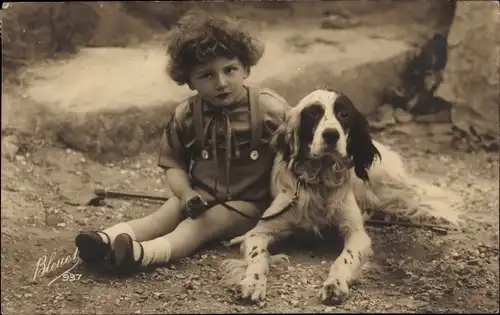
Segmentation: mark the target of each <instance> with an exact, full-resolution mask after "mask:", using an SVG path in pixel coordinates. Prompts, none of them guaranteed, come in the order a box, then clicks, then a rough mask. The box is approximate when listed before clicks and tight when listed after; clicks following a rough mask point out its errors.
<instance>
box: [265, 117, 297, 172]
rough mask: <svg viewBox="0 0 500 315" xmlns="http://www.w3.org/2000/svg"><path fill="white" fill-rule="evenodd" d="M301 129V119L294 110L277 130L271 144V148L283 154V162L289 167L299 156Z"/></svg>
mask: <svg viewBox="0 0 500 315" xmlns="http://www.w3.org/2000/svg"><path fill="white" fill-rule="evenodd" d="M299 116H300V115H299ZM299 128H300V118H299V117H297V115H295V114H294V111H293V110H292V111H290V112H289V113H287V114H286V118H285V121H284V122H283V123H282V124H281V125H280V126H279V127H278V129H276V131H275V132H274V135H273V137H272V139H271V142H270V146H271V148H273V149H274V150H275V151H276V152H280V153H281V154H283V160H285V161H286V162H287V164H288V165H291V163H293V161H294V160H295V159H296V157H297V156H298V154H299V150H300V137H299Z"/></svg>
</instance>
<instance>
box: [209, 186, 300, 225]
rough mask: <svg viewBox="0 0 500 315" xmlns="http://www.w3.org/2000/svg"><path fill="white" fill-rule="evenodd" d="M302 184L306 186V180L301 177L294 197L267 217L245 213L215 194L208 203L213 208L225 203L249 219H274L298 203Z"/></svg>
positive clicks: (230, 209)
mask: <svg viewBox="0 0 500 315" xmlns="http://www.w3.org/2000/svg"><path fill="white" fill-rule="evenodd" d="M300 186H304V181H303V180H302V179H299V180H298V181H297V184H296V185H295V192H294V194H293V198H292V199H291V200H290V201H289V202H288V204H287V205H286V206H285V207H284V208H283V209H281V210H280V211H278V212H276V213H273V214H271V215H268V216H266V217H253V216H250V215H248V214H246V213H243V212H241V211H240V210H238V209H236V208H235V207H233V206H230V205H228V204H227V203H226V201H221V200H219V199H217V197H216V196H215V197H214V198H215V200H213V201H211V202H209V203H208V205H207V208H209V209H210V208H212V207H214V206H216V205H218V204H220V205H223V206H224V207H226V209H228V210H229V211H233V212H236V213H238V214H239V215H241V216H242V217H245V218H247V219H250V220H257V221H268V220H272V219H274V218H276V217H278V216H280V215H282V214H284V213H285V212H287V211H289V210H290V209H292V208H293V207H294V206H295V205H296V204H297V200H298V198H299V190H300Z"/></svg>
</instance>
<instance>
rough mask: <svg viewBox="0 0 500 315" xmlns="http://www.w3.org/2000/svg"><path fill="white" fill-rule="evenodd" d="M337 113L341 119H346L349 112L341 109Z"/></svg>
mask: <svg viewBox="0 0 500 315" xmlns="http://www.w3.org/2000/svg"><path fill="white" fill-rule="evenodd" d="M338 115H339V117H340V118H342V119H347V118H348V117H349V112H347V111H345V110H343V111H340V112H339V114H338Z"/></svg>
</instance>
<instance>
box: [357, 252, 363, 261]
mask: <svg viewBox="0 0 500 315" xmlns="http://www.w3.org/2000/svg"><path fill="white" fill-rule="evenodd" d="M361 257H363V255H361V252H358V258H359V260H361Z"/></svg>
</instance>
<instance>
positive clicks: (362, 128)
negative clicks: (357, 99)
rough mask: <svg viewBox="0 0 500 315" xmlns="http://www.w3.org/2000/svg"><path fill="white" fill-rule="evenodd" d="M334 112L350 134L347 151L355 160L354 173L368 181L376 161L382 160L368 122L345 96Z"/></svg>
mask: <svg viewBox="0 0 500 315" xmlns="http://www.w3.org/2000/svg"><path fill="white" fill-rule="evenodd" d="M333 110H334V114H335V116H337V117H338V119H339V122H340V124H341V125H342V128H343V129H344V131H346V130H348V132H349V136H348V137H347V148H346V149H347V154H348V155H349V156H351V157H352V158H353V161H354V172H355V173H356V176H357V177H359V178H360V179H362V180H364V181H368V180H369V178H368V172H367V170H368V169H369V168H370V167H371V165H372V163H373V162H374V161H375V159H377V158H378V159H381V155H380V152H379V151H378V150H377V148H376V147H375V145H374V144H373V142H372V138H371V135H370V126H369V124H368V120H367V119H366V117H365V116H364V115H363V114H361V113H360V112H359V111H358V110H357V109H356V107H354V104H353V103H352V101H351V100H350V99H349V98H348V97H347V96H346V95H344V94H341V95H340V96H339V97H337V99H336V100H335V103H334V105H333Z"/></svg>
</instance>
